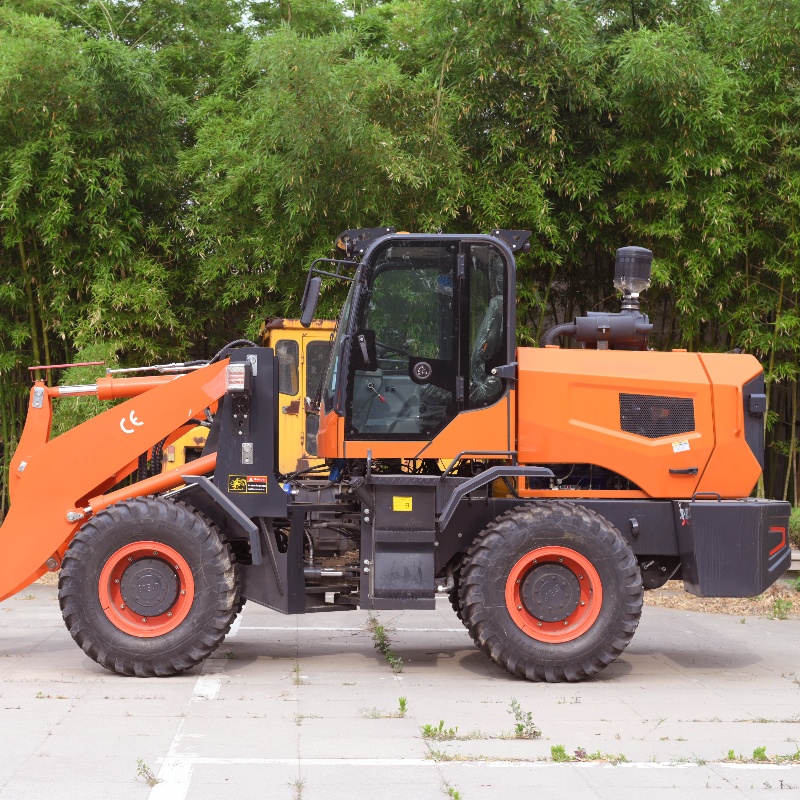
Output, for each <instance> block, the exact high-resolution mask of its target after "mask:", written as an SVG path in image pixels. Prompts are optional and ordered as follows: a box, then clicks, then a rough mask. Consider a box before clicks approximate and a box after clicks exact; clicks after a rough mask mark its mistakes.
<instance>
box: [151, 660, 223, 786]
mask: <svg viewBox="0 0 800 800" xmlns="http://www.w3.org/2000/svg"><path fill="white" fill-rule="evenodd" d="M203 669H208V670H214V672H215V673H219V672H221V671H222V666H221V665H217V664H212V663H211V662H209V661H206V663H205V664H204V665H203ZM214 672H212V673H211V674H208V675H199V676H198V678H197V680H196V681H195V684H194V687H193V689H192V696H191V697H190V698H189V702H188V703H187V704H186V708H185V709H184V712H183V719H182V720H181V724H180V725H179V726H178V730H177V732H176V733H175V736H174V738H173V739H172V742H171V743H170V746H169V750H168V751H167V755H166V757H165V758H164V760H163V761H162V764H161V769H160V770H159V771H158V783H157V784H156V785H155V786H153V788H152V789H151V790H150V794H149V795H148V800H186V796H187V794H188V793H189V784H190V783H191V782H192V769H193V768H194V761H193V760H192V759H193V758H194V755H192V754H191V753H179V752H178V750H179V748H180V745H181V740H182V739H183V738H184V735H183V733H182V730H183V726H184V723H185V722H186V720H187V718H188V711H189V707H190V706H191V705H192V703H193V702H194V701H196V700H216V698H217V695H218V694H219V690H220V687H221V686H222V678H221V677H220V675H219V674H214ZM187 738H188V737H187ZM191 738H195V737H194V736H192V737H191Z"/></svg>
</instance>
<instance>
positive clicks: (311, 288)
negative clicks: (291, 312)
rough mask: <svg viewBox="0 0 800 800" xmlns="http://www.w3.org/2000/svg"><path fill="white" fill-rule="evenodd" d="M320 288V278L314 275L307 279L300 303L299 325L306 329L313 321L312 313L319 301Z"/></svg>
mask: <svg viewBox="0 0 800 800" xmlns="http://www.w3.org/2000/svg"><path fill="white" fill-rule="evenodd" d="M321 287H322V278H320V277H319V275H315V276H314V277H313V278H309V279H308V282H307V283H306V290H305V292H303V300H302V302H301V303H300V324H301V325H302V326H303V327H304V328H307V327H308V326H309V325H311V321H312V320H313V319H314V312H315V311H316V310H317V302H318V301H319V291H320V288H321Z"/></svg>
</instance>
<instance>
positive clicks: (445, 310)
mask: <svg viewBox="0 0 800 800" xmlns="http://www.w3.org/2000/svg"><path fill="white" fill-rule="evenodd" d="M378 231H380V232H381V233H382V234H385V232H386V229H378ZM497 233H510V232H497ZM514 233H517V232H514ZM525 239H527V235H525V236H524V238H521V237H518V239H517V243H516V244H512V245H510V244H509V243H508V242H507V241H504V240H503V239H502V238H500V237H499V236H497V235H495V236H483V235H481V236H450V235H442V234H437V235H424V234H393V233H391V234H389V235H381V236H379V237H378V238H376V239H374V240H373V241H372V242H369V243H368V244H367V245H366V246H363V233H362V242H361V245H362V248H361V252H359V255H362V259H361V261H360V263H359V265H358V268H357V270H356V273H355V277H354V279H353V282H352V285H351V288H350V293H349V295H348V298H347V301H346V303H345V305H344V308H343V310H342V315H341V318H340V320H339V326H338V330H337V334H336V338H335V341H334V345H333V351H332V354H331V360H330V362H329V365H328V371H327V374H326V377H325V380H324V383H323V390H322V397H321V400H322V408H321V416H322V417H323V418H324V417H325V416H326V415H327V414H328V413H330V412H331V411H335V412H336V414H337V415H338V416H340V417H344V418H345V428H344V438H345V439H346V440H354V441H358V440H372V441H385V440H417V441H420V440H428V441H430V440H431V439H432V438H433V437H435V436H436V435H437V434H438V433H439V432H440V431H442V430H443V429H444V428H445V427H446V426H447V425H448V423H449V422H451V421H452V420H453V419H454V418H455V417H456V416H458V415H459V414H460V413H461V412H463V411H470V410H474V409H480V408H483V407H486V406H490V405H493V404H495V403H497V402H498V401H499V400H500V399H501V398H502V397H504V396H505V394H506V390H507V385H506V384H507V383H508V381H506V380H504V379H503V377H501V376H499V375H497V374H493V370H496V369H497V368H498V367H502V366H504V365H506V364H509V363H511V362H512V361H513V360H514V352H515V329H514V327H515V326H514V304H513V303H511V302H510V301H509V298H510V297H513V296H514V294H513V293H514V288H515V287H514V257H513V251H512V247H513V248H514V249H521V248H522V247H523V246H524V243H525V241H524V240H525ZM501 372H502V371H501Z"/></svg>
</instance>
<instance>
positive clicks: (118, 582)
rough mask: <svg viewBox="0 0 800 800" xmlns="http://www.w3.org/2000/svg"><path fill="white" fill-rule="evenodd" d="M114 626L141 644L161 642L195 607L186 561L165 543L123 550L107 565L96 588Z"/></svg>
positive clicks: (144, 543)
mask: <svg viewBox="0 0 800 800" xmlns="http://www.w3.org/2000/svg"><path fill="white" fill-rule="evenodd" d="M97 590H98V595H99V597H100V605H101V606H102V608H103V611H104V612H105V615H106V616H107V617H108V619H109V620H111V623H112V624H113V625H114V626H115V627H117V628H119V630H121V631H123V632H124V633H128V634H130V635H131V636H139V637H141V638H152V637H155V636H162V635H163V634H165V633H169V632H170V631H171V630H174V629H175V628H177V627H178V625H180V624H181V622H183V621H184V620H185V619H186V615H187V614H188V613H189V609H191V607H192V602H193V601H194V578H193V577H192V570H191V569H190V567H189V565H188V564H187V562H186V559H185V558H184V557H183V556H182V555H181V554H180V553H179V552H178V551H177V550H175V549H174V548H172V547H169V546H168V545H165V544H163V543H162V542H152V541H142V542H134V543H133V544H129V545H125V547H121V548H120V549H119V550H117V551H116V552H115V553H113V554H112V555H111V557H110V558H109V559H108V561H106V563H105V566H104V567H103V570H102V572H101V573H100V579H99V581H98V584H97Z"/></svg>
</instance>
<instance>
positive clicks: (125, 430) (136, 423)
mask: <svg viewBox="0 0 800 800" xmlns="http://www.w3.org/2000/svg"><path fill="white" fill-rule="evenodd" d="M128 420H130V423H131V425H134V426H136V427H137V428H138V427H139V426H141V425H144V422H139V420H138V419H136V412H135V411H131V413H130V414H128ZM126 422H127V420H126V419H125V417H123V418H122V419H121V420H120V421H119V427H120V428H122V432H123V433H133V428H130V429H128V428H126V427H125V423H126Z"/></svg>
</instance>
